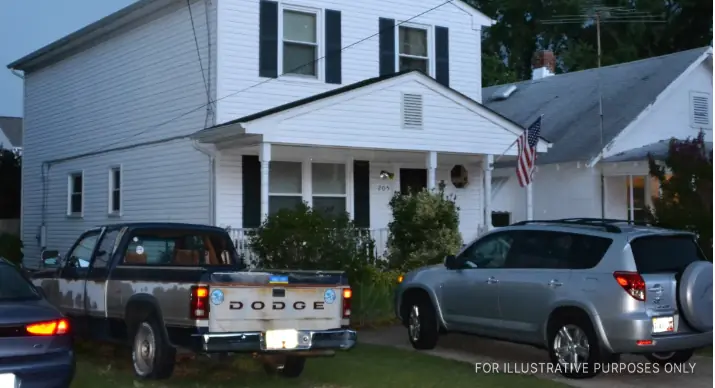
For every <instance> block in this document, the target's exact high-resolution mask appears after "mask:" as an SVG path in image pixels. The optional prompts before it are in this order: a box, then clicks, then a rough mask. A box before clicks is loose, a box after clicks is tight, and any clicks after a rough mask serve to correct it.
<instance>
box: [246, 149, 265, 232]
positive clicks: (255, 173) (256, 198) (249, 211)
mask: <svg viewBox="0 0 715 388" xmlns="http://www.w3.org/2000/svg"><path fill="white" fill-rule="evenodd" d="M242 176H243V227H244V228H257V227H259V226H261V162H260V161H258V156H255V155H243V174H242Z"/></svg>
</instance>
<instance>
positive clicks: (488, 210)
mask: <svg viewBox="0 0 715 388" xmlns="http://www.w3.org/2000/svg"><path fill="white" fill-rule="evenodd" d="M493 164H494V155H487V156H486V160H485V161H484V164H483V165H482V167H483V168H484V226H485V227H486V228H487V230H488V231H489V230H492V169H493V168H494V167H493Z"/></svg>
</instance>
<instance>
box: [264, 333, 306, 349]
mask: <svg viewBox="0 0 715 388" xmlns="http://www.w3.org/2000/svg"><path fill="white" fill-rule="evenodd" d="M265 339H266V349H270V350H277V349H295V348H297V347H298V332H297V331H295V330H268V331H266V337H265Z"/></svg>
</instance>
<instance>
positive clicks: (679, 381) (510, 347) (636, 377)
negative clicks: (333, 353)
mask: <svg viewBox="0 0 715 388" xmlns="http://www.w3.org/2000/svg"><path fill="white" fill-rule="evenodd" d="M358 341H359V342H365V343H371V344H377V345H387V346H393V347H397V348H401V349H412V346H411V345H410V343H409V341H408V339H407V332H406V329H405V328H403V327H401V326H392V327H387V328H381V329H373V330H362V331H360V334H359V336H358ZM425 353H428V354H432V355H434V356H438V357H442V358H449V359H454V360H458V361H464V362H468V363H479V364H480V367H481V371H480V372H476V370H475V373H487V370H488V369H489V366H491V367H492V368H491V369H492V373H494V372H493V371H494V370H496V369H499V370H501V371H502V373H506V372H505V371H506V370H507V369H509V370H510V371H512V373H514V372H513V371H523V370H524V368H527V367H530V368H534V367H537V368H541V367H542V365H545V363H546V361H547V355H546V352H545V351H543V350H539V349H536V348H533V347H530V346H524V345H517V344H511V343H507V342H499V341H493V340H487V339H482V338H477V337H471V336H466V335H461V334H449V335H446V336H442V337H440V339H439V343H438V345H437V348H435V349H434V350H431V351H426V352H425ZM646 362H647V361H646V359H645V358H643V357H640V356H635V355H624V356H622V357H621V364H619V365H618V368H628V369H629V370H624V371H621V372H620V373H619V372H615V371H611V372H609V373H601V374H600V375H598V376H596V377H595V378H592V379H584V380H571V379H564V378H563V377H561V376H559V375H556V374H553V373H547V372H548V371H544V373H534V375H536V376H538V377H541V378H545V379H551V380H555V381H559V382H562V383H565V384H568V385H571V386H574V387H581V388H627V387H645V386H648V387H649V388H660V387H663V388H665V387H668V388H671V387H673V386H678V385H679V386H688V387H689V388H699V387H712V386H713V359H712V358H710V357H703V356H695V357H693V358H692V359H691V360H690V362H689V363H687V364H685V365H684V368H683V370H679V371H665V370H662V369H661V370H660V371H659V372H658V373H655V371H654V370H653V369H651V366H650V365H647V364H646ZM486 363H489V365H486ZM647 368H648V369H647ZM475 369H476V367H475ZM531 371H534V369H531ZM522 373H523V372H522Z"/></svg>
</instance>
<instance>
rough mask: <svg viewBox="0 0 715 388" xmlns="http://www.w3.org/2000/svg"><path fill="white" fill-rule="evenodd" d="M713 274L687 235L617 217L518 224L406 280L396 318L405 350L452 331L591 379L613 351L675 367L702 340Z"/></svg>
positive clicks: (709, 336)
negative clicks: (544, 356)
mask: <svg viewBox="0 0 715 388" xmlns="http://www.w3.org/2000/svg"><path fill="white" fill-rule="evenodd" d="M712 287H713V266H712V263H710V262H709V261H707V260H706V258H705V256H704V255H703V252H702V251H701V250H700V248H699V247H698V245H697V243H696V242H695V236H694V235H693V234H691V233H687V232H680V231H674V230H667V229H661V228H655V227H651V226H642V225H635V224H633V223H629V222H628V221H621V220H604V219H586V218H581V219H564V220H551V221H528V222H520V223H517V224H514V225H511V226H508V227H504V228H499V229H496V230H494V231H491V232H489V233H488V234H486V235H483V236H481V237H480V238H478V239H476V240H475V241H473V242H471V243H469V244H467V245H465V247H464V248H463V249H462V250H461V252H459V253H458V254H457V255H456V256H448V257H447V258H446V259H445V262H444V264H440V265H434V266H429V267H423V268H420V269H417V270H415V271H412V272H409V273H407V274H405V276H404V277H403V278H402V282H401V283H400V285H399V287H398V289H397V291H396V294H395V312H396V314H397V317H398V318H399V319H400V320H401V321H402V322H403V323H404V325H405V326H406V327H407V331H408V335H409V339H410V341H411V343H412V346H413V347H415V348H416V349H432V348H434V347H435V346H436V344H437V339H438V336H439V334H445V333H448V332H461V333H468V334H474V335H478V336H484V337H491V338H497V339H501V340H506V341H510V342H518V343H527V344H531V345H535V346H537V347H540V348H545V349H547V350H548V352H549V356H550V359H551V362H552V363H553V366H554V367H555V368H554V369H553V370H555V371H558V372H560V373H562V374H563V375H564V376H566V377H573V378H578V377H592V376H594V375H596V374H597V373H598V372H599V371H600V370H601V368H600V367H599V366H600V365H603V363H609V362H617V361H618V360H619V356H620V354H624V353H635V354H642V355H644V356H645V357H646V358H647V359H648V360H650V361H651V362H654V363H658V364H665V363H683V362H686V361H687V360H688V359H690V357H691V356H692V355H693V352H694V350H696V349H698V348H700V347H705V346H708V345H711V344H712V341H713V333H712V328H713V288H712Z"/></svg>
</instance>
